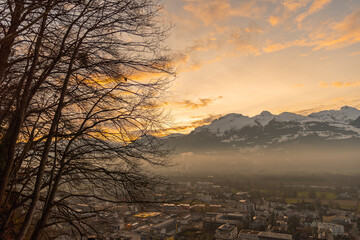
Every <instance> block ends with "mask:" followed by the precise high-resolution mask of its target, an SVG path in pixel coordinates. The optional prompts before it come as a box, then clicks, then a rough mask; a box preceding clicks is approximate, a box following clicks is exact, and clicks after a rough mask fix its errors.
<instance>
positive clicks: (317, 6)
mask: <svg viewBox="0 0 360 240" xmlns="http://www.w3.org/2000/svg"><path fill="white" fill-rule="evenodd" d="M330 2H331V0H314V2H313V3H312V4H311V6H310V8H309V9H308V10H307V11H305V12H303V13H301V14H300V15H298V16H297V17H296V21H297V22H299V23H300V22H302V21H304V19H305V18H307V17H308V16H310V15H312V14H314V13H316V12H319V11H320V10H322V9H323V8H324V7H325V6H326V5H328V4H329V3H330Z"/></svg>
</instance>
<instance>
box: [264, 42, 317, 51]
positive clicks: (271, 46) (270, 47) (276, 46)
mask: <svg viewBox="0 0 360 240" xmlns="http://www.w3.org/2000/svg"><path fill="white" fill-rule="evenodd" d="M309 45H310V44H309V43H308V41H307V40H306V39H300V40H294V41H290V42H285V43H271V42H269V43H268V44H267V45H266V46H265V47H263V51H264V52H266V53H271V52H276V51H280V50H283V49H286V48H289V47H293V46H301V47H305V46H309Z"/></svg>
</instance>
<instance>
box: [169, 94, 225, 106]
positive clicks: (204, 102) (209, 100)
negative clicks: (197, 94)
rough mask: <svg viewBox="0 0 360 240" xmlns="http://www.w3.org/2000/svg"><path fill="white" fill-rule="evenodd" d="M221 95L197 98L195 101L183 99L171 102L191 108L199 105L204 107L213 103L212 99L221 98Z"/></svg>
mask: <svg viewBox="0 0 360 240" xmlns="http://www.w3.org/2000/svg"><path fill="white" fill-rule="evenodd" d="M221 98H222V96H219V97H217V98H199V99H198V101H197V102H195V101H192V100H183V101H180V102H174V103H173V104H175V105H179V106H182V107H185V108H191V109H197V108H200V107H206V106H208V105H209V104H211V103H213V102H214V101H216V100H218V99H221Z"/></svg>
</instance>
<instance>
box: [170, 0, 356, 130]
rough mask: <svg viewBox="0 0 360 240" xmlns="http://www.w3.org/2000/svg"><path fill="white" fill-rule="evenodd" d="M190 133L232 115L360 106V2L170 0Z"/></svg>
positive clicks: (180, 113) (179, 117)
mask: <svg viewBox="0 0 360 240" xmlns="http://www.w3.org/2000/svg"><path fill="white" fill-rule="evenodd" d="M163 11H164V15H165V17H166V18H167V19H168V20H170V21H171V22H172V23H173V24H174V27H173V29H172V31H171V32H172V34H171V36H170V38H169V39H168V45H169V46H170V48H171V49H172V51H173V53H174V55H175V57H174V60H173V61H174V63H175V64H176V67H177V71H178V76H177V78H176V80H175V81H174V82H173V85H172V87H171V89H170V90H171V94H170V96H169V100H168V104H167V108H168V110H171V112H172V114H173V115H174V119H175V125H176V126H178V129H179V130H181V131H183V132H189V131H190V130H191V129H193V127H196V126H198V125H202V124H204V123H209V122H210V121H211V120H213V119H215V118H217V117H219V116H221V115H224V114H227V113H232V112H235V113H241V114H244V115H249V116H253V115H256V114H259V113H260V112H261V111H262V110H264V109H265V110H268V111H270V112H272V113H274V114H278V113H281V112H284V111H291V112H297V113H300V114H309V113H311V112H314V111H318V110H323V109H339V108H340V107H341V106H344V105H349V106H352V107H359V106H360V98H359V97H358V91H359V87H360V78H359V76H360V68H359V64H358V63H359V61H360V43H359V42H360V1H356V0H347V1H342V0H282V1H279V0H246V1H244V0H240V1H231V0H182V1H179V0H166V1H164V10H163Z"/></svg>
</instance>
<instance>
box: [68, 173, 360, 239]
mask: <svg viewBox="0 0 360 240" xmlns="http://www.w3.org/2000/svg"><path fill="white" fill-rule="evenodd" d="M255 177H257V178H258V180H257V181H255V180H253V178H255ZM255 177H254V176H253V177H252V178H251V179H242V181H241V180H240V181H239V182H238V181H236V180H229V179H231V178H232V177H231V176H229V177H214V176H206V177H205V176H204V177H192V178H191V177H176V178H173V179H172V181H173V191H174V192H176V194H175V195H176V196H177V197H178V200H175V201H173V202H171V201H170V202H169V203H162V199H163V197H164V196H163V195H162V193H160V191H159V193H154V196H153V200H156V201H157V202H158V203H155V204H150V205H145V206H140V205H135V204H134V205H128V204H124V205H118V204H117V205H113V206H108V210H109V211H108V212H107V213H104V214H102V215H100V216H97V217H96V218H95V219H94V220H91V221H96V225H97V226H98V229H96V230H97V231H98V234H95V235H93V236H87V239H89V240H90V239H94V240H95V239H114V240H117V239H119V240H120V239H121V240H123V239H124V240H125V239H126V240H130V239H179V240H180V239H184V240H185V239H216V240H220V239H221V240H225V239H229V240H233V239H239V240H291V239H294V240H300V239H324V240H325V239H328V240H334V239H336V240H340V239H344V240H347V239H359V227H360V225H359V223H360V217H359V216H360V215H359V212H358V210H359V193H360V189H359V188H358V185H357V184H356V181H357V178H356V177H351V176H349V177H346V176H343V177H339V176H335V175H334V176H333V175H329V176H325V177H324V178H321V179H320V180H319V179H318V178H313V177H312V176H303V177H300V179H297V177H296V176H295V177H283V178H282V177H276V178H275V177H267V176H263V177H261V176H255ZM324 179H325V181H323V180H324ZM345 179H347V180H345ZM200 180H202V181H200ZM249 180H253V181H251V182H248V181H249ZM284 181H287V182H288V183H289V184H284V183H283V182H284ZM329 181H330V182H329ZM335 181H338V182H340V183H339V184H333V183H332V182H335ZM347 181H348V182H350V184H349V183H348V182H347ZM314 182H315V183H318V185H309V184H308V183H314ZM325 182H327V183H331V184H332V185H331V186H326V185H324V183H325ZM299 183H302V184H299ZM351 183H352V184H351ZM238 188H242V189H244V191H238V190H241V189H238ZM156 201H155V202H156ZM91 205H94V203H93V204H91ZM95 205H96V204H95ZM88 207H89V205H87V204H74V208H77V212H78V213H81V212H89V209H87V208H88ZM70 235H71V234H70ZM70 235H69V232H66V227H64V228H63V229H62V232H61V236H62V238H63V239H68V238H67V237H66V236H69V237H70Z"/></svg>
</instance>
